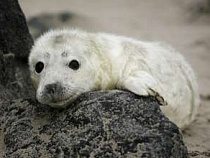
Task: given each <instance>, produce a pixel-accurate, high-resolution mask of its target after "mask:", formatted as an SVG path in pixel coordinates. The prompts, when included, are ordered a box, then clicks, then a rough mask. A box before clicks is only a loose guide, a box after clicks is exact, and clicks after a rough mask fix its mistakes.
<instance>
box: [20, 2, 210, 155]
mask: <svg viewBox="0 0 210 158" xmlns="http://www.w3.org/2000/svg"><path fill="white" fill-rule="evenodd" d="M19 3H20V5H21V7H22V10H23V12H24V13H25V16H26V18H27V21H28V26H29V29H30V32H31V34H32V35H33V37H34V38H37V37H38V36H40V34H41V33H43V32H45V31H47V30H49V29H52V28H80V29H83V30H86V31H90V32H107V33H113V34H118V35H124V36H128V37H132V38H136V39H139V40H147V41H163V42H166V43H169V44H170V45H172V46H173V47H174V48H175V49H176V50H178V51H179V52H181V53H182V54H183V55H184V56H185V57H186V59H187V60H188V61H189V63H190V64H191V65H192V67H193V69H194V70H195V73H196V74H197V78H198V83H199V90H200V94H201V98H202V106H201V107H200V109H199V114H198V117H197V118H196V121H195V122H194V123H193V124H192V126H191V127H189V128H188V129H187V130H185V131H184V138H185V141H186V143H187V146H188V149H189V150H190V151H192V155H193V154H194V156H196V151H199V152H204V155H206V156H209V157H210V134H209V133H210V0H59V1H58V0H44V1H43V0H19ZM206 151H209V152H208V153H206V154H205V152H206ZM208 154H209V155H208Z"/></svg>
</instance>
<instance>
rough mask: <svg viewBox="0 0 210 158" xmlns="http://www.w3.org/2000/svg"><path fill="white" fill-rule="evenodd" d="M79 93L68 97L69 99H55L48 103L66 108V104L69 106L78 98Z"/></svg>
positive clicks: (55, 106)
mask: <svg viewBox="0 0 210 158" xmlns="http://www.w3.org/2000/svg"><path fill="white" fill-rule="evenodd" d="M77 96H78V95H77V94H75V95H73V96H71V97H69V98H67V99H63V100H59V101H56V100H53V101H51V102H49V103H47V104H48V105H50V106H52V107H54V108H65V107H66V106H68V105H69V104H70V103H72V102H73V101H74V100H75V99H76V98H77Z"/></svg>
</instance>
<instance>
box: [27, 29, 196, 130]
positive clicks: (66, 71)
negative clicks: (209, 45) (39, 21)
mask: <svg viewBox="0 0 210 158" xmlns="http://www.w3.org/2000/svg"><path fill="white" fill-rule="evenodd" d="M56 37H57V41H56ZM63 52H67V53H68V57H65V58H64V57H61V54H62V53H63ZM72 59H77V60H79V61H80V63H81V67H80V69H79V70H76V71H75V70H71V69H70V68H69V67H68V63H69V62H70V60H72ZM38 61H42V62H44V64H45V68H44V70H43V71H42V72H41V73H40V74H37V73H36V72H35V71H34V67H35V64H36V63H37V62H38ZM29 64H30V70H31V77H32V79H33V81H34V83H35V85H36V86H37V99H38V100H39V101H40V102H42V103H45V104H49V105H53V106H56V107H58V106H65V105H67V103H68V102H70V101H72V100H73V98H76V97H77V96H78V95H79V94H81V93H83V92H86V91H90V90H99V89H103V90H105V89H114V88H118V89H127V90H129V91H131V92H133V93H135V94H137V95H155V93H154V91H155V92H157V94H158V95H160V96H161V97H163V99H164V100H165V101H166V102H167V103H168V105H167V106H162V107H161V109H162V110H163V112H164V113H165V114H166V115H167V116H168V117H169V118H170V120H172V121H173V122H175V123H176V124H177V125H178V126H179V127H180V128H184V127H186V126H187V125H188V124H189V123H191V122H192V120H193V119H194V117H195V115H196V111H197V108H198V105H199V95H198V90H197V84H196V79H195V75H194V73H193V70H192V69H191V67H190V66H189V64H188V63H187V62H186V61H185V59H184V58H183V56H182V55H180V54H179V53H178V52H176V51H174V50H173V49H172V48H171V47H169V46H166V45H163V44H161V43H154V42H153V43H152V42H143V41H137V40H134V39H131V38H126V37H122V36H115V35H109V34H103V33H96V34H93V33H86V32H83V31H79V30H54V31H50V32H48V33H46V34H44V35H43V36H42V37H40V38H39V39H38V40H37V41H36V43H35V45H34V47H33V49H32V51H31V54H30V57H29ZM54 82H60V83H61V84H62V86H64V87H65V90H64V92H63V93H62V94H57V95H62V96H59V97H60V98H61V100H62V99H63V100H65V99H68V98H70V99H69V100H68V101H65V102H62V101H61V102H60V103H57V104H53V103H50V100H49V99H48V101H46V100H47V99H45V98H46V94H44V92H43V89H44V87H45V85H46V84H50V83H54Z"/></svg>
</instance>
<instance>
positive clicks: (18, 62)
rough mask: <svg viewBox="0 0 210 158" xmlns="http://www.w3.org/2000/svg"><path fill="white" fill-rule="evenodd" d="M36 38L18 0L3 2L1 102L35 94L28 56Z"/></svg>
mask: <svg viewBox="0 0 210 158" xmlns="http://www.w3.org/2000/svg"><path fill="white" fill-rule="evenodd" d="M32 43H33V40H32V37H31V35H30V34H29V31H28V27H27V25H26V20H25V16H24V14H23V13H22V11H21V8H20V6H19V4H18V1H17V0H1V1H0V103H1V102H4V101H6V100H11V99H17V98H21V97H31V96H34V90H33V86H32V83H31V80H30V75H29V70H28V65H27V58H28V55H29V51H30V49H31V46H32Z"/></svg>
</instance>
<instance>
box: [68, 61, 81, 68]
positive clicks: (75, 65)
mask: <svg viewBox="0 0 210 158" xmlns="http://www.w3.org/2000/svg"><path fill="white" fill-rule="evenodd" d="M79 67H80V64H79V62H78V61H77V60H75V59H74V60H72V61H70V62H69V68H71V69H73V70H78V69H79Z"/></svg>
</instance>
